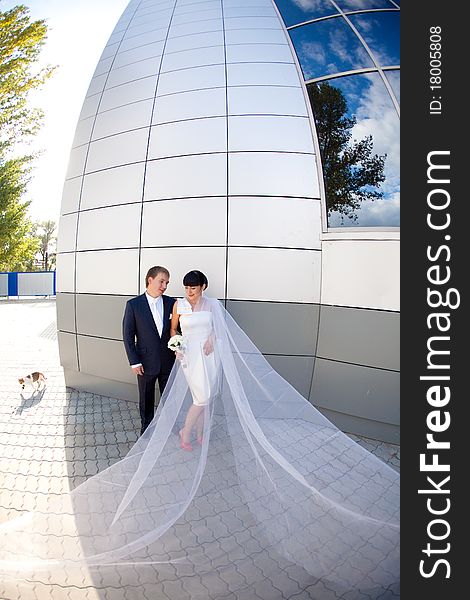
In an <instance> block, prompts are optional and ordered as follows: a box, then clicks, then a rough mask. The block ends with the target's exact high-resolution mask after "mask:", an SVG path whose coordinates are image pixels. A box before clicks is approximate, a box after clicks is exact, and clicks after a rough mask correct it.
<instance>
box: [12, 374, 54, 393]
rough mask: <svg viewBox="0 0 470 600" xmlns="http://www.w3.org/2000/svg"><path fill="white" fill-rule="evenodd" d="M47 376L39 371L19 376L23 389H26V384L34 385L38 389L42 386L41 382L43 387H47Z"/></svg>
mask: <svg viewBox="0 0 470 600" xmlns="http://www.w3.org/2000/svg"><path fill="white" fill-rule="evenodd" d="M46 379H47V378H46V376H45V375H44V374H43V373H40V372H39V371H34V373H30V374H29V375H25V376H24V377H19V378H18V383H19V384H20V385H21V389H22V390H24V388H25V386H26V384H27V383H28V384H29V385H31V386H32V388H33V389H34V390H36V391H38V390H39V389H40V388H41V384H42V386H43V389H44V388H45V387H46V383H45V382H46Z"/></svg>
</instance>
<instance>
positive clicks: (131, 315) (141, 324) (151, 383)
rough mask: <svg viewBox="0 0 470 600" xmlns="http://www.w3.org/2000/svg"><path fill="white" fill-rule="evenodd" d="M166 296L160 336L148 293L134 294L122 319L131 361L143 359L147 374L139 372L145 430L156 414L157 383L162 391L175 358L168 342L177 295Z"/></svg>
mask: <svg viewBox="0 0 470 600" xmlns="http://www.w3.org/2000/svg"><path fill="white" fill-rule="evenodd" d="M162 298H163V331H162V335H161V337H160V335H159V333H158V329H157V326H156V325H155V321H154V319H153V316H152V312H151V310H150V307H149V304H148V301H147V297H146V295H145V294H142V295H141V296H137V297H136V298H132V300H129V301H128V302H127V304H126V310H125V312H124V318H123V321H122V335H123V340H124V347H125V348H126V353H127V358H128V359H129V364H130V365H136V364H138V363H142V366H143V368H144V374H143V375H137V383H138V386H139V407H140V418H141V420H142V433H143V432H144V431H145V429H146V428H147V427H148V425H149V424H150V422H151V421H152V419H153V416H154V414H155V384H156V382H157V380H158V387H159V388H160V394H162V393H163V390H164V389H165V385H166V382H167V381H168V377H169V375H170V372H171V369H172V367H173V364H174V362H175V353H174V352H173V351H172V350H170V349H169V348H168V346H167V344H168V340H169V339H170V324H171V311H172V309H173V304H174V303H175V299H174V298H170V297H169V296H165V295H163V296H162Z"/></svg>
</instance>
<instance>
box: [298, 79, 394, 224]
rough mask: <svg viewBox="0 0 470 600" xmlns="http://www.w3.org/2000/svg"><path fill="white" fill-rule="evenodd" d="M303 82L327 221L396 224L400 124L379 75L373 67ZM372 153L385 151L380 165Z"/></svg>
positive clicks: (376, 153)
mask: <svg viewBox="0 0 470 600" xmlns="http://www.w3.org/2000/svg"><path fill="white" fill-rule="evenodd" d="M308 88H309V97H310V100H311V103H312V110H313V114H314V116H315V121H316V125H317V132H318V137H319V144H320V149H321V155H322V164H323V169H324V176H325V188H326V194H327V208H328V213H329V215H328V225H329V227H398V226H399V214H400V213H399V192H400V170H399V151H400V145H399V131H400V127H399V120H398V115H397V112H396V110H395V108H394V106H393V103H392V100H391V98H390V95H389V93H388V91H387V88H386V87H385V85H384V82H383V81H382V78H381V77H380V75H379V74H378V73H368V74H364V75H351V76H347V77H337V78H335V79H331V80H328V82H322V83H320V84H310V85H309V86H308ZM315 88H316V90H321V91H320V93H316V92H315ZM332 115H333V117H332ZM369 137H370V142H367V140H368V138H369ZM368 144H369V146H370V147H369V148H367V146H368ZM353 155H355V156H353ZM375 155H378V156H379V157H384V158H383V165H381V161H380V160H377V159H375V158H374V157H375Z"/></svg>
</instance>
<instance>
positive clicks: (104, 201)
mask: <svg viewBox="0 0 470 600" xmlns="http://www.w3.org/2000/svg"><path fill="white" fill-rule="evenodd" d="M321 231H322V225H321V210H320V193H319V180H318V173H317V159H316V156H315V148H314V144H313V137H312V131H311V124H310V122H309V118H308V111H307V107H306V101H305V97H304V93H303V90H302V83H301V74H300V73H299V72H298V70H297V67H296V64H295V61H294V58H293V56H292V54H291V50H290V46H289V43H288V39H287V36H286V33H285V32H284V30H283V27H282V24H281V22H280V21H279V19H278V16H277V13H276V11H275V10H274V8H273V5H272V2H271V0H257V2H256V3H253V2H252V1H245V0H223V2H222V3H221V2H220V0H207V1H202V2H194V0H144V1H137V0H133V1H132V2H130V4H129V6H128V8H127V9H126V11H125V12H124V14H123V16H122V17H121V19H120V20H119V22H118V24H117V26H116V28H115V31H114V32H113V34H112V35H111V38H110V40H109V42H108V44H107V46H106V47H105V49H104V50H103V53H102V55H101V57H100V58H99V60H98V64H97V68H96V70H95V73H94V75H93V78H92V80H91V83H90V87H89V89H88V92H87V96H86V98H85V101H84V104H83V108H82V111H81V114H80V117H79V122H78V124H77V129H76V134H75V139H74V142H73V149H72V152H71V157H70V165H69V169H68V173H67V180H66V183H65V185H64V193H63V203H62V217H61V224H60V231H59V243H58V249H59V254H58V258H57V264H58V280H57V285H58V289H59V291H61V292H64V293H67V294H73V293H75V294H92V295H96V296H97V297H98V296H107V295H124V296H127V295H129V296H132V295H136V294H137V293H140V292H142V291H143V288H144V282H143V278H144V275H145V273H146V271H147V270H148V268H149V267H150V266H152V265H155V264H161V265H165V266H167V267H168V268H169V269H170V272H171V283H170V286H169V288H168V293H169V294H170V295H175V296H177V295H181V294H182V284H181V281H182V277H183V275H184V274H185V273H186V272H187V271H188V270H191V269H200V270H202V271H204V272H205V273H206V275H207V277H208V278H209V290H208V293H209V294H210V295H213V296H217V297H221V298H223V297H229V298H233V299H235V300H237V299H238V300H268V301H270V302H280V303H283V302H292V303H318V302H319V301H320V283H321V273H320V271H321V246H320V235H321ZM75 269H76V272H75ZM285 280H288V282H289V283H288V285H285V284H283V283H282V282H283V281H285ZM62 305H63V306H65V305H66V304H65V303H62ZM67 306H68V307H69V309H68V310H69V312H70V311H72V312H73V311H74V310H75V304H74V303H71V302H68V303H67ZM72 312H71V314H70V315H69V316H68V318H69V319H72V321H71V322H73V314H74V313H73V314H72ZM99 335H100V334H98V337H99ZM64 343H65V342H64ZM78 347H79V355H82V354H83V356H82V357H81V360H80V364H81V367H82V370H83V369H84V370H85V371H86V369H87V368H88V367H87V365H93V364H95V363H94V362H93V361H92V360H89V358H90V357H87V353H89V352H93V351H94V350H93V348H95V346H94V345H93V344H88V345H87V344H86V343H83V342H82V343H80V344H79V345H78ZM79 358H80V357H79ZM90 373H91V371H90ZM109 376H111V375H109Z"/></svg>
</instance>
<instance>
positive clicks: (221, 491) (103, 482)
mask: <svg viewBox="0 0 470 600" xmlns="http://www.w3.org/2000/svg"><path fill="white" fill-rule="evenodd" d="M203 302H204V304H203V307H202V308H203V310H210V311H211V312H212V322H213V338H214V352H216V354H217V361H218V364H219V365H220V369H219V384H218V386H217V391H216V393H215V394H214V395H213V397H212V398H211V400H210V403H209V405H208V406H207V407H206V409H205V410H204V436H203V443H202V446H199V445H197V444H196V443H193V451H192V452H186V451H184V450H182V449H181V448H180V441H179V437H178V431H179V430H180V429H181V427H182V425H183V423H184V419H185V416H186V413H187V410H188V408H189V406H190V405H191V402H192V400H191V395H190V392H189V390H188V384H187V382H186V379H185V376H184V373H183V367H182V365H181V364H180V363H179V362H178V361H176V364H175V367H174V369H173V371H172V373H171V376H170V380H169V382H168V384H167V387H166V389H165V392H164V394H163V397H162V401H161V402H160V406H159V408H158V410H157V413H156V415H155V418H154V420H153V421H152V423H151V425H150V426H149V428H148V429H147V430H146V432H145V434H144V435H143V436H142V437H141V438H139V440H138V441H137V442H136V444H135V445H134V446H133V448H132V449H131V450H130V452H129V453H128V454H127V456H125V457H124V458H123V459H122V460H120V461H119V462H117V463H115V464H114V465H112V466H111V467H109V468H108V469H106V470H104V471H102V472H100V473H98V474H97V475H95V476H94V477H91V478H89V479H88V480H87V481H85V482H84V483H83V484H81V485H79V486H78V487H77V488H75V489H74V490H73V491H72V492H70V493H68V494H64V495H63V496H60V497H58V498H57V500H56V501H55V504H54V505H51V506H50V507H49V509H48V510H47V512H43V513H41V512H38V511H36V512H33V513H29V514H27V515H24V516H21V517H19V518H17V519H14V520H12V521H10V522H8V523H6V524H4V525H3V526H1V527H0V574H1V575H3V576H9V577H11V578H16V579H17V580H24V581H28V582H34V581H35V580H40V581H44V577H45V574H47V581H49V582H52V581H53V582H56V583H57V584H58V585H77V586H79V585H80V582H83V573H84V570H86V571H87V572H88V573H91V577H92V580H93V582H94V584H95V585H97V586H98V587H102V588H104V587H106V586H114V587H116V586H120V587H123V586H126V585H130V584H131V583H132V582H133V581H136V580H138V581H139V582H142V581H143V582H144V583H145V582H146V584H148V585H149V586H154V590H155V593H154V595H152V598H160V596H159V595H158V593H159V590H160V591H161V597H162V598H167V597H169V598H172V597H174V598H175V599H176V598H177V599H178V600H179V599H180V598H183V597H188V598H191V600H196V599H199V598H200V599H204V600H206V599H207V598H220V599H222V598H224V599H225V598H226V599H227V600H232V599H244V600H252V599H253V598H262V599H263V600H277V599H281V598H290V597H295V598H318V599H320V600H322V599H323V598H348V599H353V598H378V597H380V598H392V597H395V598H396V597H397V596H398V595H399V591H398V589H399V588H398V585H399V574H398V573H399V475H398V474H397V473H396V472H395V471H394V470H393V469H392V468H391V467H389V466H388V465H386V464H384V463H383V462H382V461H381V460H379V459H378V458H377V457H375V456H374V455H373V454H370V453H369V452H367V451H366V450H365V449H363V448H362V447H361V446H359V445H358V444H356V443H355V442H354V441H352V440H351V439H350V438H349V437H348V436H346V435H345V434H343V433H342V432H341V431H339V430H338V429H337V427H335V426H334V425H333V424H332V423H331V422H330V421H328V420H327V419H326V418H325V417H324V416H322V415H321V414H320V412H319V411H318V410H316V409H315V408H314V407H313V406H312V405H311V404H310V403H309V402H308V401H307V400H306V399H305V398H303V397H302V396H301V395H300V394H299V393H298V392H297V391H296V390H295V389H294V388H293V387H292V386H291V385H290V384H289V383H287V382H286V381H285V380H284V379H283V378H282V377H281V376H280V375H279V374H278V373H276V372H275V371H274V370H273V369H272V367H271V366H270V365H269V363H268V362H267V361H266V359H265V358H264V357H263V356H262V354H261V353H260V351H259V350H258V349H257V348H256V347H255V345H254V344H253V343H252V342H251V340H250V339H249V337H248V336H247V335H246V334H245V333H244V332H243V331H242V330H241V329H240V328H239V327H238V325H237V324H236V322H235V321H234V320H233V318H232V317H231V316H230V315H229V314H228V313H227V311H226V310H225V309H224V308H223V306H222V304H221V303H220V302H219V301H218V300H215V299H209V298H204V300H203ZM171 582H173V583H174V582H180V583H181V582H183V583H182V584H181V585H183V589H184V590H185V594H186V595H183V594H182V592H181V591H180V592H178V593H177V592H175V593H174V596H172V595H171V589H172V588H171ZM175 585H176V584H175ZM169 590H170V592H169ZM302 594H303V595H302Z"/></svg>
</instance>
